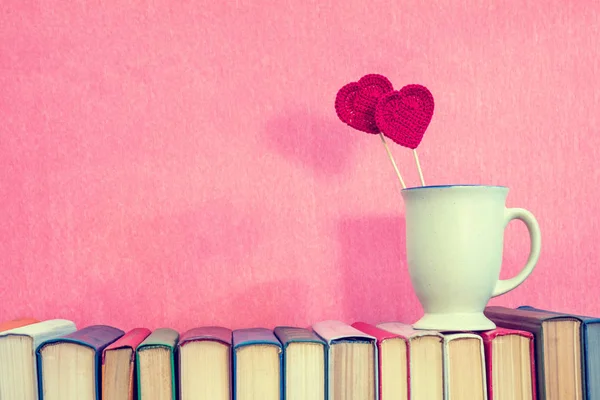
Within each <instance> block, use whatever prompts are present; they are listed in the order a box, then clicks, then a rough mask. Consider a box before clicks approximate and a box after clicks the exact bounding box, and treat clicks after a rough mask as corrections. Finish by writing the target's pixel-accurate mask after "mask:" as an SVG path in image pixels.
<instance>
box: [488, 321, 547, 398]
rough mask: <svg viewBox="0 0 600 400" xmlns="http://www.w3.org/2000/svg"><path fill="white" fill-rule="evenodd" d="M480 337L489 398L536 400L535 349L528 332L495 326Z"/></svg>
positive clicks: (531, 335)
mask: <svg viewBox="0 0 600 400" xmlns="http://www.w3.org/2000/svg"><path fill="white" fill-rule="evenodd" d="M479 334H480V336H481V338H482V339H483V348H484V351H485V364H486V371H487V380H488V382H487V385H488V398H489V400H535V399H536V387H535V349H534V344H533V334H532V333H531V332H527V331H523V330H517V329H508V328H496V329H493V330H490V331H484V332H480V333H479Z"/></svg>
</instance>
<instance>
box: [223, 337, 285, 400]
mask: <svg viewBox="0 0 600 400" xmlns="http://www.w3.org/2000/svg"><path fill="white" fill-rule="evenodd" d="M257 344H262V345H272V346H276V347H277V348H278V349H279V351H278V353H279V383H280V384H279V398H280V399H281V400H283V398H284V390H283V354H282V353H283V347H282V345H281V342H280V341H279V340H278V339H277V337H276V336H275V334H274V333H273V331H272V330H270V329H267V328H247V329H236V330H234V331H233V334H232V351H231V353H232V357H231V358H232V362H231V363H232V369H233V400H236V397H237V393H236V389H237V376H236V375H237V354H236V353H237V351H236V350H237V349H239V348H241V347H245V346H252V345H257Z"/></svg>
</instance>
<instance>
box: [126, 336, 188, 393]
mask: <svg viewBox="0 0 600 400" xmlns="http://www.w3.org/2000/svg"><path fill="white" fill-rule="evenodd" d="M178 340H179V333H178V332H177V331H175V330H173V329H170V328H159V329H156V330H155V331H154V332H152V333H151V334H150V335H148V337H147V338H146V339H144V341H143V342H142V343H140V344H139V346H138V347H137V351H136V368H137V384H138V385H137V387H138V400H167V399H168V400H176V399H177V397H176V396H177V383H176V382H177V381H176V379H175V371H176V368H175V348H176V346H177V341H178Z"/></svg>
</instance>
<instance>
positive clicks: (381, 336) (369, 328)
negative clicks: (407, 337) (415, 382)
mask: <svg viewBox="0 0 600 400" xmlns="http://www.w3.org/2000/svg"><path fill="white" fill-rule="evenodd" d="M352 327H354V328H356V329H358V330H359V331H361V332H364V333H366V334H367V335H371V336H373V337H374V338H375V339H377V351H378V352H379V357H377V359H378V369H379V374H378V375H379V382H378V384H379V396H380V398H381V400H385V399H384V398H383V394H382V390H383V374H382V363H381V362H382V357H381V344H382V343H383V341H384V340H387V339H393V338H401V336H400V335H396V334H395V333H392V332H388V331H386V330H384V329H381V328H378V327H376V326H374V325H371V324H368V323H366V322H355V323H353V324H352ZM405 343H407V350H408V341H405ZM406 364H407V365H406V372H407V374H408V376H407V382H406V384H407V388H408V389H407V395H408V398H409V399H410V352H409V351H407V352H406Z"/></svg>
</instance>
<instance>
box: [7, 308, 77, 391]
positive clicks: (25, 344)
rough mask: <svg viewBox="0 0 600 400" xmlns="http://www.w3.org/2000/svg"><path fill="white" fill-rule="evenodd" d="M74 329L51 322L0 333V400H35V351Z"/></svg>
mask: <svg viewBox="0 0 600 400" xmlns="http://www.w3.org/2000/svg"><path fill="white" fill-rule="evenodd" d="M76 329H77V328H76V326H75V323H74V322H73V321H69V320H66V319H51V320H47V321H42V322H37V323H34V324H30V325H25V326H21V327H19V328H14V329H10V330H7V331H4V332H2V333H0V399H20V400H37V399H38V397H39V389H38V367H37V360H36V352H35V351H36V349H37V348H38V346H39V345H40V344H42V343H44V342H45V341H46V340H50V339H53V338H56V337H60V336H63V335H66V334H69V333H71V332H75V331H76Z"/></svg>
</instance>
